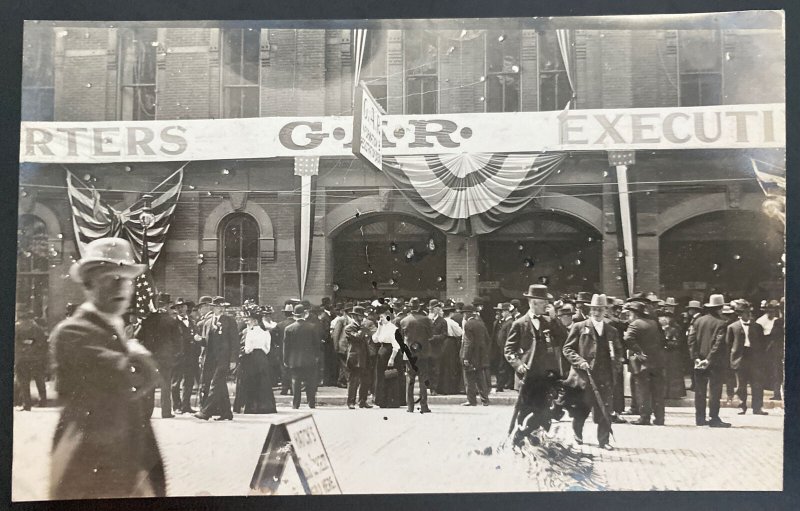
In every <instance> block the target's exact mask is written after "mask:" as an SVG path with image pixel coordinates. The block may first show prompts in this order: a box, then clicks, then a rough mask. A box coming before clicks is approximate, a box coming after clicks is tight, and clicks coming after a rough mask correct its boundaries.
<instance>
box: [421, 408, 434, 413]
mask: <svg viewBox="0 0 800 511" xmlns="http://www.w3.org/2000/svg"><path fill="white" fill-rule="evenodd" d="M419 413H431V409H430V408H422V409H421V410H420V411H419Z"/></svg>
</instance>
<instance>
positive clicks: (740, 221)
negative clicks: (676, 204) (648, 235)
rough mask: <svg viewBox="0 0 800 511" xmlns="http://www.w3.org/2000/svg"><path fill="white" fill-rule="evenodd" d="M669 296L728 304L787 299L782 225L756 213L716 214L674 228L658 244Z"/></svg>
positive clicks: (729, 212) (699, 217)
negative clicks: (712, 297) (717, 298)
mask: <svg viewBox="0 0 800 511" xmlns="http://www.w3.org/2000/svg"><path fill="white" fill-rule="evenodd" d="M659 246H660V256H659V261H660V275H661V284H662V286H663V288H664V291H665V293H666V295H668V296H675V297H676V298H681V299H683V300H690V299H703V298H706V297H708V295H709V294H711V293H723V294H724V295H725V298H726V300H729V299H735V298H747V299H748V300H759V301H760V300H762V299H764V298H778V297H780V296H782V295H783V285H784V274H783V263H782V261H781V256H782V254H783V251H784V229H783V226H782V225H781V224H780V223H779V222H777V221H775V220H772V219H770V218H768V217H767V216H765V215H764V214H762V213H760V212H757V211H747V210H738V211H730V210H728V211H715V212H712V213H707V214H703V215H700V216H697V217H694V218H691V219H689V220H686V221H684V222H681V223H679V224H678V225H676V226H674V227H672V228H670V229H669V230H668V231H666V232H664V233H663V234H662V235H661V239H660V243H659Z"/></svg>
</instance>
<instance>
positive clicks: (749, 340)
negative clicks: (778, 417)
mask: <svg viewBox="0 0 800 511" xmlns="http://www.w3.org/2000/svg"><path fill="white" fill-rule="evenodd" d="M736 314H737V315H738V316H739V320H738V321H736V322H734V323H732V324H730V325H728V330H727V335H726V343H727V345H728V349H729V350H730V354H731V369H733V370H734V371H736V382H737V385H736V395H737V396H738V397H739V400H740V401H741V404H740V405H739V408H741V409H742V411H741V412H739V415H744V414H745V413H746V412H747V386H748V385H750V388H751V395H752V406H753V414H755V415H767V412H765V411H764V410H762V407H763V405H764V376H765V373H766V371H765V369H766V367H765V364H764V358H765V354H766V351H767V350H766V348H767V346H766V342H765V340H764V330H763V328H762V327H761V325H759V324H758V323H756V322H755V321H753V320H752V319H753V315H752V312H751V309H750V304H749V303H748V302H746V301H744V300H738V301H737V302H736Z"/></svg>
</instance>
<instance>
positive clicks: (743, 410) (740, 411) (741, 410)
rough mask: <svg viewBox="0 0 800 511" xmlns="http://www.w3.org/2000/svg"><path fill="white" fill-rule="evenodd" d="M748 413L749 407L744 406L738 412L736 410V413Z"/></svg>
mask: <svg viewBox="0 0 800 511" xmlns="http://www.w3.org/2000/svg"><path fill="white" fill-rule="evenodd" d="M746 413H747V408H742V409H740V410H739V411H738V412H736V415H744V414H746Z"/></svg>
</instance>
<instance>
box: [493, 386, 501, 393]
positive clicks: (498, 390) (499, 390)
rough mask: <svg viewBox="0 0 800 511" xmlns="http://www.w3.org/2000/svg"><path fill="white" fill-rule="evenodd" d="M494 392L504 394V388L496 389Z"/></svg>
mask: <svg viewBox="0 0 800 511" xmlns="http://www.w3.org/2000/svg"><path fill="white" fill-rule="evenodd" d="M494 391H495V393H497V392H503V388H502V387H500V388H497V389H494Z"/></svg>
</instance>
